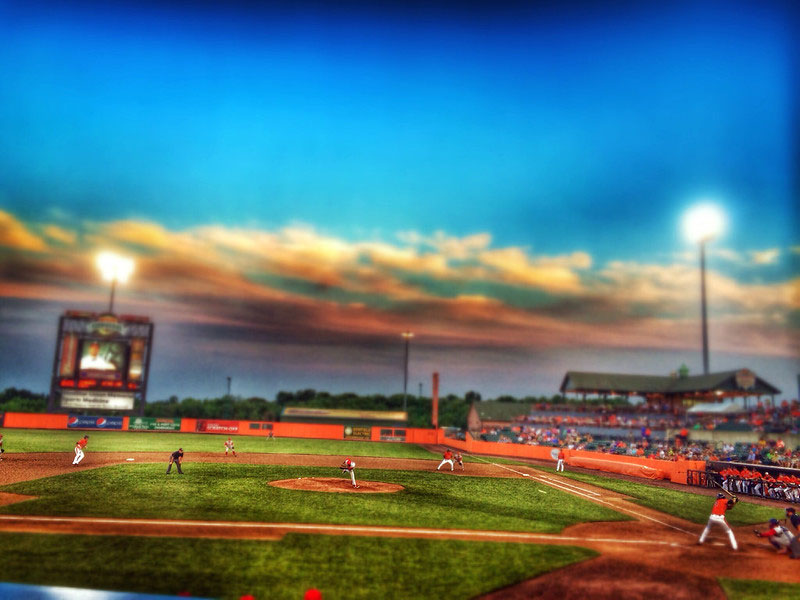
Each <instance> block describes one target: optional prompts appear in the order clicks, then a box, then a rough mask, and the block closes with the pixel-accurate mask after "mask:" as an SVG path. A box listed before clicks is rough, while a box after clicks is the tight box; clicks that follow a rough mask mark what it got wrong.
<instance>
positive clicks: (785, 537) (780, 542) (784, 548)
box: [753, 519, 800, 558]
mask: <svg viewBox="0 0 800 600" xmlns="http://www.w3.org/2000/svg"><path fill="white" fill-rule="evenodd" d="M753 533H755V534H756V537H760V538H762V537H765V538H769V543H770V544H772V545H773V546H774V547H775V549H776V550H777V551H778V554H786V553H787V552H788V551H789V547H790V546H791V545H792V542H793V541H794V536H793V535H792V532H791V531H789V530H788V529H786V527H784V526H783V525H780V524H779V523H778V519H770V520H769V529H768V530H767V531H764V532H761V531H759V530H758V529H754V530H753ZM792 558H795V556H792ZM797 558H800V555H798V556H797Z"/></svg>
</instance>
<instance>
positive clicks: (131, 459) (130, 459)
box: [125, 458, 136, 461]
mask: <svg viewBox="0 0 800 600" xmlns="http://www.w3.org/2000/svg"><path fill="white" fill-rule="evenodd" d="M125 460H127V461H133V460H136V459H135V458H126V459H125Z"/></svg>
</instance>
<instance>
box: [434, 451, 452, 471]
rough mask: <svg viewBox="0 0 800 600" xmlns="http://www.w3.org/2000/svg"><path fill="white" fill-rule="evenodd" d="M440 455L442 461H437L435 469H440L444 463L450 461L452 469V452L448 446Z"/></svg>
mask: <svg viewBox="0 0 800 600" xmlns="http://www.w3.org/2000/svg"><path fill="white" fill-rule="evenodd" d="M442 457H443V458H442V462H440V463H439V466H438V467H436V470H437V471H438V470H439V469H441V468H442V467H443V466H444V464H445V463H450V470H451V471H452V470H453V453H452V452H450V448H448V449H447V450H445V451H444V454H442Z"/></svg>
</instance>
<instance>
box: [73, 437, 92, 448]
mask: <svg viewBox="0 0 800 600" xmlns="http://www.w3.org/2000/svg"><path fill="white" fill-rule="evenodd" d="M88 442H89V440H84V439H81V440H78V442H77V443H76V444H75V445H76V446H77V447H78V448H80V449H81V450H83V449H84V448H86V444H87V443H88Z"/></svg>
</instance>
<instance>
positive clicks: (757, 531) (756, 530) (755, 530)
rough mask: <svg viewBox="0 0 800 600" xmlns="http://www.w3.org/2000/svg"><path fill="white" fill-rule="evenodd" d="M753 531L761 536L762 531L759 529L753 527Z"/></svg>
mask: <svg viewBox="0 0 800 600" xmlns="http://www.w3.org/2000/svg"><path fill="white" fill-rule="evenodd" d="M753 533H755V534H756V537H761V532H760V531H759V530H758V529H753Z"/></svg>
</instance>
